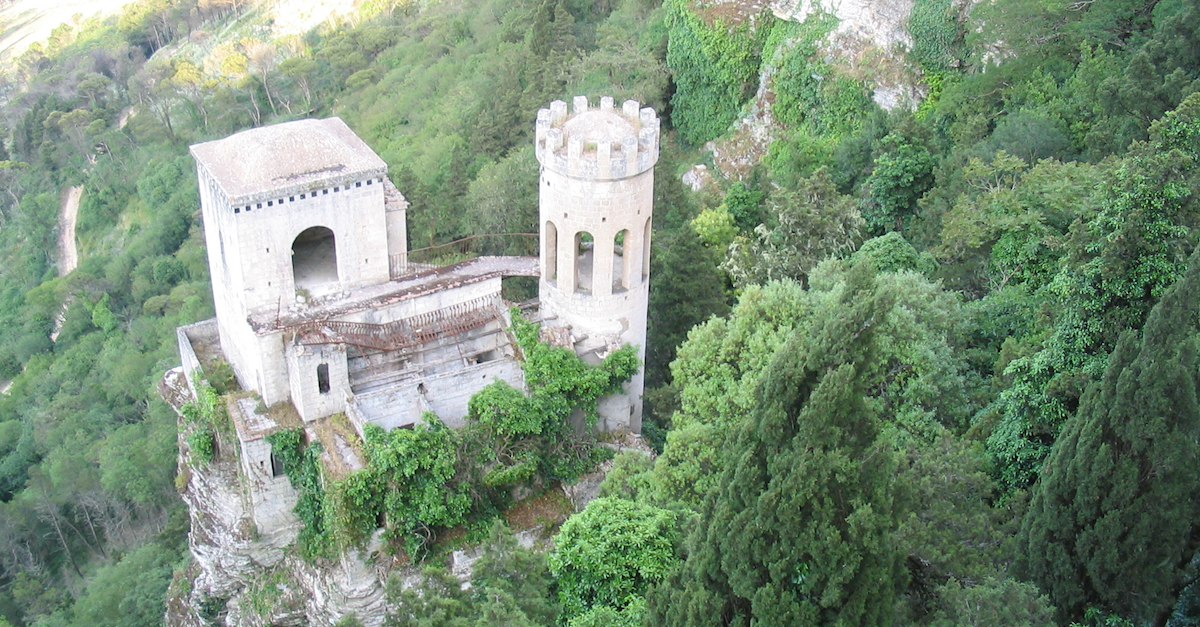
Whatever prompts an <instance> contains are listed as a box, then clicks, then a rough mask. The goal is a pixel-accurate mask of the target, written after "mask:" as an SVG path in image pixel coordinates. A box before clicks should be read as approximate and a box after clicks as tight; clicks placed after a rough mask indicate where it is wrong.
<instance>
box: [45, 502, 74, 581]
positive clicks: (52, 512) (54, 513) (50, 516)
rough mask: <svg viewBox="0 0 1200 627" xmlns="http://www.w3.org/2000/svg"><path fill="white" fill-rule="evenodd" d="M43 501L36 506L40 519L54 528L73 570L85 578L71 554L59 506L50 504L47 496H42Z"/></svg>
mask: <svg viewBox="0 0 1200 627" xmlns="http://www.w3.org/2000/svg"><path fill="white" fill-rule="evenodd" d="M42 498H43V501H42V502H40V503H38V504H37V505H36V506H35V509H36V510H37V512H38V518H40V519H42V520H43V521H45V522H48V523H50V524H51V526H53V527H54V536H55V538H57V539H58V544H59V545H60V546H62V549H63V552H64V553H66V554H67V561H69V562H71V568H73V569H74V570H75V574H76V575H79V577H80V578H82V577H83V572H81V571H80V570H79V564H78V563H77V562H76V561H75V554H74V553H72V552H71V546H70V544H68V543H67V537H66V535H65V534H63V530H62V521H61V519H60V518H59V515H58V506H57V505H55V504H53V503H51V502H49V499H47V498H46V495H45V494H43V495H42Z"/></svg>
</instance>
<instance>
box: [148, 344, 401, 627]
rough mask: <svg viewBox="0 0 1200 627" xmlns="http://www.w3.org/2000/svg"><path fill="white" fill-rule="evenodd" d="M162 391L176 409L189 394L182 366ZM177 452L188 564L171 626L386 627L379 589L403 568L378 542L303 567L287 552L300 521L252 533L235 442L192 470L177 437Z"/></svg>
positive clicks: (170, 618) (222, 446)
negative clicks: (345, 620)
mask: <svg viewBox="0 0 1200 627" xmlns="http://www.w3.org/2000/svg"><path fill="white" fill-rule="evenodd" d="M160 392H161V393H162V395H163V398H165V399H167V401H168V402H169V403H170V404H171V405H172V406H173V407H175V409H176V410H179V409H180V408H181V407H182V406H183V405H184V403H186V402H188V401H189V400H191V396H192V393H191V391H190V389H189V388H188V386H187V384H186V382H185V381H184V379H183V372H182V369H178V368H177V369H175V370H172V371H170V372H169V373H167V375H166V377H165V378H164V379H163V381H162V383H161V384H160ZM179 449H180V452H181V453H180V460H179V464H180V469H179V471H180V477H181V480H180V488H181V493H182V496H183V500H184V502H185V503H187V506H188V510H189V511H190V513H191V533H190V534H189V536H188V545H189V548H190V550H191V554H192V559H193V560H194V564H193V566H192V567H191V568H189V569H188V570H187V573H186V575H185V579H184V580H183V581H176V582H175V584H174V586H173V592H174V594H173V596H172V598H171V599H169V601H168V613H167V624H168V625H169V626H170V627H208V626H210V625H228V626H230V627H232V626H238V627H259V626H266V625H271V626H275V627H287V626H293V625H294V626H300V625H310V624H311V625H332V624H334V623H335V622H337V621H338V620H340V619H341V618H342V617H344V616H346V615H349V614H355V615H357V616H358V618H359V620H361V621H362V623H363V624H364V625H367V626H368V627H373V626H376V625H380V624H382V622H383V617H384V612H385V609H386V608H385V599H384V584H385V582H387V580H388V578H389V577H390V575H391V573H392V572H394V571H396V570H397V568H398V567H399V565H398V564H396V563H395V562H394V560H393V559H392V558H391V557H390V556H388V555H386V554H385V553H382V552H380V551H378V550H377V549H378V548H379V544H380V543H379V542H375V543H373V544H374V546H371V547H369V553H368V554H367V555H361V554H357V553H351V554H347V555H344V556H343V557H342V558H341V559H339V560H336V561H327V562H319V563H316V564H313V563H309V562H307V561H305V560H304V559H302V558H300V557H299V556H298V555H296V552H295V549H294V547H293V546H292V544H293V542H294V541H295V539H296V534H297V532H298V531H299V527H298V523H297V525H295V526H292V527H288V528H284V529H282V530H280V531H277V532H276V533H274V534H273V535H270V536H262V535H259V533H258V531H257V530H256V529H255V526H254V523H253V520H252V517H251V515H250V511H249V498H250V497H249V494H248V490H247V489H246V486H245V485H243V481H244V474H243V473H241V472H240V471H239V462H238V458H237V454H236V452H235V451H236V450H237V447H236V446H235V445H234V444H233V443H226V442H221V443H220V445H219V446H218V451H220V452H219V453H218V454H217V456H216V458H215V459H214V460H213V461H212V462H211V463H208V464H203V465H198V466H192V465H191V464H190V463H189V459H188V457H189V452H188V450H187V445H186V443H185V442H184V441H183V438H182V436H181V438H180V444H179Z"/></svg>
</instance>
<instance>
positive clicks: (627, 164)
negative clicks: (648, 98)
mask: <svg viewBox="0 0 1200 627" xmlns="http://www.w3.org/2000/svg"><path fill="white" fill-rule="evenodd" d="M534 128H535V141H536V144H535V152H536V154H537V159H538V161H539V162H541V164H542V166H543V167H544V168H546V169H548V170H552V171H554V172H557V173H559V174H562V175H564V176H569V177H571V178H578V179H591V180H614V179H622V178H627V177H631V176H636V175H638V174H641V173H642V172H645V171H646V170H649V169H651V168H653V167H654V164H655V163H657V162H658V142H659V129H660V125H659V119H658V115H657V114H656V113H655V112H654V109H651V108H650V107H641V105H640V104H639V103H638V101H636V100H626V101H625V102H624V103H623V104H622V105H621V108H620V109H616V108H614V106H613V99H612V97H611V96H605V97H603V98H601V99H600V107H599V108H597V109H593V108H589V104H588V99H587V97H586V96H576V97H575V99H574V102H573V112H572V113H571V114H570V115H568V114H567V103H566V102H563V101H562V100H555V101H554V102H552V103H550V108H548V109H542V110H540V111H538V116H537V123H536V125H535V127H534Z"/></svg>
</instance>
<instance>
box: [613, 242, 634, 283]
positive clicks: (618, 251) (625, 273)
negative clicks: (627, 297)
mask: <svg viewBox="0 0 1200 627" xmlns="http://www.w3.org/2000/svg"><path fill="white" fill-rule="evenodd" d="M629 241H630V238H629V229H624V230H622V231H621V232H619V233H617V236H616V237H615V238H613V262H612V291H613V293H614V294H615V293H617V292H623V291H625V290H627V289H629V281H630V275H631V274H633V272H632V268H630V262H631V257H630V255H629V254H628V252H627V251H626V248H625V247H626V244H627V243H628V242H629Z"/></svg>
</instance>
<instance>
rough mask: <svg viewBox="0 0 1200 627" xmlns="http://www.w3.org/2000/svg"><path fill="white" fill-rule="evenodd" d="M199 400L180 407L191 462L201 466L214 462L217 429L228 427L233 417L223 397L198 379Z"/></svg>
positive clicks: (196, 385) (202, 380)
mask: <svg viewBox="0 0 1200 627" xmlns="http://www.w3.org/2000/svg"><path fill="white" fill-rule="evenodd" d="M193 385H194V387H195V390H196V398H195V399H194V400H191V401H188V402H187V403H185V404H184V405H183V407H181V408H180V412H181V413H182V414H183V418H184V428H185V430H186V436H185V438H184V439H185V441H186V442H187V445H188V449H190V450H191V452H192V455H191V460H190V463H191V465H193V466H201V465H204V464H207V463H209V462H211V461H212V460H213V456H214V455H215V454H216V452H217V430H218V429H220V428H224V427H226V426H227V425H228V421H229V415H228V413H227V412H226V410H225V406H224V405H223V404H222V402H221V395H220V394H219V393H217V390H216V389H215V388H213V386H211V385H209V384H208V382H207V381H205V380H204V379H201V378H199V377H198V376H197V377H196V378H195V380H194V383H193Z"/></svg>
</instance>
